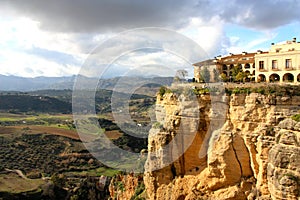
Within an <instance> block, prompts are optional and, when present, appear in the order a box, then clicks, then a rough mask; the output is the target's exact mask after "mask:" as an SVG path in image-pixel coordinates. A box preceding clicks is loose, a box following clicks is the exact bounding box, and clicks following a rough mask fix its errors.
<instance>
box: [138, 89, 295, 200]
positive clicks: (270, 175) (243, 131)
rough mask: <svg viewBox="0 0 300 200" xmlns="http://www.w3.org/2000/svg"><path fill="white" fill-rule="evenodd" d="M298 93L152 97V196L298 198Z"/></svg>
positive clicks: (148, 170)
mask: <svg viewBox="0 0 300 200" xmlns="http://www.w3.org/2000/svg"><path fill="white" fill-rule="evenodd" d="M299 106H300V96H291V95H290V96H285V95H283V96H276V95H272V94H269V95H264V94H259V93H250V94H232V95H228V94H215V95H209V94H201V95H196V96H195V95H185V94H180V95H178V94H176V93H174V92H168V93H165V94H163V95H158V96H157V103H156V119H157V122H156V124H155V126H153V128H152V129H151V131H150V134H149V138H148V157H147V162H146V165H145V174H144V184H145V188H146V191H147V194H148V198H149V199H159V200H161V199H171V200H191V199H213V200H216V199H220V200H221V199H222V200H224V199H227V200H229V199H235V200H236V199H248V200H250V199H253V200H254V199H298V198H299V195H300V169H299V166H300V146H299V144H300V122H297V121H294V120H293V119H291V116H293V115H295V114H299V109H300V107H299Z"/></svg>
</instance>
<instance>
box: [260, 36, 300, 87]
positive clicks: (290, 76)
mask: <svg viewBox="0 0 300 200" xmlns="http://www.w3.org/2000/svg"><path fill="white" fill-rule="evenodd" d="M255 66H256V68H257V73H256V75H255V80H256V82H279V83H284V82H290V83H299V82H300V43H299V42H297V41H296V38H294V39H293V40H292V41H286V42H284V43H278V44H272V46H271V48H270V51H269V52H266V53H261V52H258V53H257V54H256V55H255Z"/></svg>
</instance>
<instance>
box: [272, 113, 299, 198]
mask: <svg viewBox="0 0 300 200" xmlns="http://www.w3.org/2000/svg"><path fill="white" fill-rule="evenodd" d="M299 127H300V122H299V123H296V122H295V121H293V120H291V119H287V120H284V121H282V122H280V123H279V128H280V130H279V131H278V132H277V134H276V139H275V140H276V144H275V145H274V146H273V147H272V148H271V150H270V152H269V157H268V160H269V162H268V175H267V178H268V187H269V189H270V193H271V196H272V199H292V200H294V199H295V200H296V199H299V197H300V169H299V166H300V145H299V144H300V132H299Z"/></svg>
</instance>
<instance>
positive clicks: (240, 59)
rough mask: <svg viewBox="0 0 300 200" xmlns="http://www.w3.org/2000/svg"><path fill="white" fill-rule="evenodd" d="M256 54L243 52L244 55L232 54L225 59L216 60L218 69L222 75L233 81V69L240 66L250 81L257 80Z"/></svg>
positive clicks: (218, 58)
mask: <svg viewBox="0 0 300 200" xmlns="http://www.w3.org/2000/svg"><path fill="white" fill-rule="evenodd" d="M254 55H255V53H247V52H243V53H242V54H230V55H229V56H225V57H220V56H219V57H217V58H216V67H217V69H218V70H219V72H220V73H221V74H225V75H226V76H227V77H228V79H229V80H230V79H231V75H232V69H233V68H234V67H235V66H238V67H239V68H240V70H241V71H243V72H245V73H246V74H247V75H248V81H251V80H252V81H254V79H255V60H254Z"/></svg>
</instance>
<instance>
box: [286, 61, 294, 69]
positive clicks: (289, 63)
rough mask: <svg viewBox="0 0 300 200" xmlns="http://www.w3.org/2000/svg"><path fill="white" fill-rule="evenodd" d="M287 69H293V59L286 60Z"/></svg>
mask: <svg viewBox="0 0 300 200" xmlns="http://www.w3.org/2000/svg"><path fill="white" fill-rule="evenodd" d="M285 68H286V69H289V68H292V60H291V59H286V60H285Z"/></svg>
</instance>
